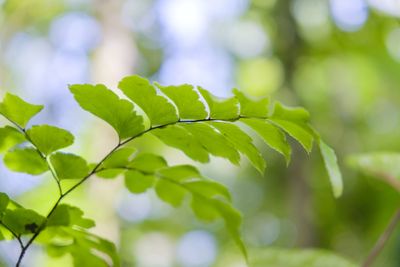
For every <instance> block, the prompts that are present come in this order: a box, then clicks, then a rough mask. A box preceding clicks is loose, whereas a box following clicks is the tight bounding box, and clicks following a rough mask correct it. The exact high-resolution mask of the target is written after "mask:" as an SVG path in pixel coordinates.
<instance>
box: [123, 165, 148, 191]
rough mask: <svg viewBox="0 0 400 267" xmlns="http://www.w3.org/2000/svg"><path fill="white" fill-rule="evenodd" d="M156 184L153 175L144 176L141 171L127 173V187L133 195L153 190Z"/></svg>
mask: <svg viewBox="0 0 400 267" xmlns="http://www.w3.org/2000/svg"><path fill="white" fill-rule="evenodd" d="M154 182H155V177H154V176H153V175H147V174H143V173H141V172H139V171H135V170H129V171H127V172H126V173H125V186H126V188H127V189H128V190H129V191H130V192H132V193H136V194H139V193H143V192H146V191H147V189H149V188H152V187H153V185H154Z"/></svg>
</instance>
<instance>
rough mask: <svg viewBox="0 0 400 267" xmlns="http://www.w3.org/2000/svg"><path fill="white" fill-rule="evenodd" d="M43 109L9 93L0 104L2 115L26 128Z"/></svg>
mask: <svg viewBox="0 0 400 267" xmlns="http://www.w3.org/2000/svg"><path fill="white" fill-rule="evenodd" d="M42 109H43V106H41V105H32V104H29V103H28V102H25V101H24V100H23V99H21V98H20V97H18V96H16V95H13V94H10V93H7V94H6V95H5V97H4V99H3V102H1V103H0V114H1V115H3V116H4V117H6V118H7V119H8V120H10V121H12V122H14V123H16V124H17V125H19V126H20V127H21V128H25V126H26V124H27V123H28V122H29V120H30V119H31V118H32V117H33V116H35V115H36V114H37V113H39V112H40V111H41V110H42Z"/></svg>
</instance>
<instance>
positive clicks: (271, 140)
mask: <svg viewBox="0 0 400 267" xmlns="http://www.w3.org/2000/svg"><path fill="white" fill-rule="evenodd" d="M240 121H242V122H244V123H245V124H247V125H248V126H250V127H251V128H252V129H253V130H254V131H256V132H257V133H258V134H259V135H260V136H261V137H262V139H263V140H264V141H265V143H266V144H267V145H268V146H270V147H271V148H273V149H275V150H276V151H277V152H279V153H281V154H282V155H283V156H285V159H286V162H287V163H288V162H289V161H290V154H291V148H290V145H289V144H288V142H287V141H286V137H285V135H284V133H282V131H281V130H280V129H279V128H277V127H276V126H274V125H273V124H271V123H269V122H268V121H266V120H261V119H241V120H240Z"/></svg>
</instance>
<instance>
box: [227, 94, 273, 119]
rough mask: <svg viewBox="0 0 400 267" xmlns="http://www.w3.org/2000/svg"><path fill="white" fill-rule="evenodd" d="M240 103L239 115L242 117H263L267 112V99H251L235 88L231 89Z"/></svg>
mask: <svg viewBox="0 0 400 267" xmlns="http://www.w3.org/2000/svg"><path fill="white" fill-rule="evenodd" d="M233 93H234V94H235V96H236V97H237V99H238V100H239V103H240V115H241V116H244V117H261V118H265V117H267V116H268V113H269V99H268V98H261V99H252V98H250V97H249V96H246V95H245V94H244V93H242V92H240V91H239V90H237V89H234V90H233Z"/></svg>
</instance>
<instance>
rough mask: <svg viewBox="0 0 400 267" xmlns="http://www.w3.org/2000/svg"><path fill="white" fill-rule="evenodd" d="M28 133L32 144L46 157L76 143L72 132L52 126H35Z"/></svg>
mask: <svg viewBox="0 0 400 267" xmlns="http://www.w3.org/2000/svg"><path fill="white" fill-rule="evenodd" d="M26 133H27V135H28V137H29V140H30V141H31V142H32V144H34V145H35V146H36V147H37V149H38V150H39V151H40V152H42V153H43V154H44V155H48V154H50V153H52V152H54V151H56V150H59V149H61V148H64V147H68V146H70V145H72V144H73V143H74V136H73V135H72V134H71V133H70V132H68V131H66V130H64V129H60V128H57V127H54V126H50V125H38V126H33V127H32V128H30V129H29V130H27V131H26Z"/></svg>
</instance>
